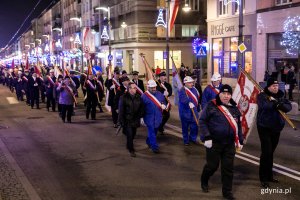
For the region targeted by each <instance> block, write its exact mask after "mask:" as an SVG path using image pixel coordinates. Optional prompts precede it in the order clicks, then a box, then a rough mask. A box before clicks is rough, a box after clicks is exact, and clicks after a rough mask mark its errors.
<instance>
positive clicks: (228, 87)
mask: <svg viewBox="0 0 300 200" xmlns="http://www.w3.org/2000/svg"><path fill="white" fill-rule="evenodd" d="M222 92H228V93H230V94H231V95H232V88H231V86H230V85H227V84H225V85H223V86H222V87H221V89H220V93H222Z"/></svg>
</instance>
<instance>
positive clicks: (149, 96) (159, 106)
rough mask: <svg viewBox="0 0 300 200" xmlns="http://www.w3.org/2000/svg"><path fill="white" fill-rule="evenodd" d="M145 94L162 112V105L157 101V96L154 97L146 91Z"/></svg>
mask: <svg viewBox="0 0 300 200" xmlns="http://www.w3.org/2000/svg"><path fill="white" fill-rule="evenodd" d="M144 94H145V95H146V96H147V97H148V98H149V99H150V100H151V101H152V102H153V103H154V104H155V105H156V106H157V107H158V109H159V110H161V111H162V109H161V103H160V102H159V101H158V100H157V98H156V97H155V96H153V95H152V94H151V93H150V92H149V91H146V92H145V93H144Z"/></svg>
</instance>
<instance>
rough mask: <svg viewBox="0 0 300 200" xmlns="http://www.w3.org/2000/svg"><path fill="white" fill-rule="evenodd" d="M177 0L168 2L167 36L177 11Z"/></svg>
mask: <svg viewBox="0 0 300 200" xmlns="http://www.w3.org/2000/svg"><path fill="white" fill-rule="evenodd" d="M179 4H180V2H179V0H173V1H170V15H169V16H170V17H169V34H170V33H171V31H172V29H173V27H174V23H175V20H176V17H177V13H178V9H179Z"/></svg>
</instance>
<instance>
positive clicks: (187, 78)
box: [183, 76, 194, 83]
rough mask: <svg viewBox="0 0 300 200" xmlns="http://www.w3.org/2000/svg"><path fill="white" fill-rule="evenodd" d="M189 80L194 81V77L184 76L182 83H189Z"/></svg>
mask: <svg viewBox="0 0 300 200" xmlns="http://www.w3.org/2000/svg"><path fill="white" fill-rule="evenodd" d="M191 82H194V79H192V77H190V76H186V77H185V78H184V79H183V83H191Z"/></svg>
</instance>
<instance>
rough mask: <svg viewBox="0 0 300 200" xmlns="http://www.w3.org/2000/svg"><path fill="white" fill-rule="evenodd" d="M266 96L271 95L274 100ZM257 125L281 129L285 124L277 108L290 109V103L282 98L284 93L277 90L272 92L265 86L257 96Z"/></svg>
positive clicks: (284, 110) (286, 110) (287, 110)
mask: <svg viewBox="0 0 300 200" xmlns="http://www.w3.org/2000/svg"><path fill="white" fill-rule="evenodd" d="M268 96H272V97H273V98H275V99H276V101H270V100H269V99H268ZM257 105H258V111H257V121H256V123H257V125H258V126H262V127H265V128H270V129H273V130H276V131H281V130H282V129H283V127H284V125H285V120H284V119H283V117H282V116H281V114H280V113H279V111H278V110H281V111H283V112H285V113H286V112H289V111H290V110H291V109H292V105H291V103H290V102H289V101H288V100H287V99H284V93H283V92H282V91H281V90H279V91H278V93H277V94H272V93H271V92H269V90H268V89H267V88H265V89H264V92H261V93H260V94H259V95H258V96H257Z"/></svg>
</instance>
